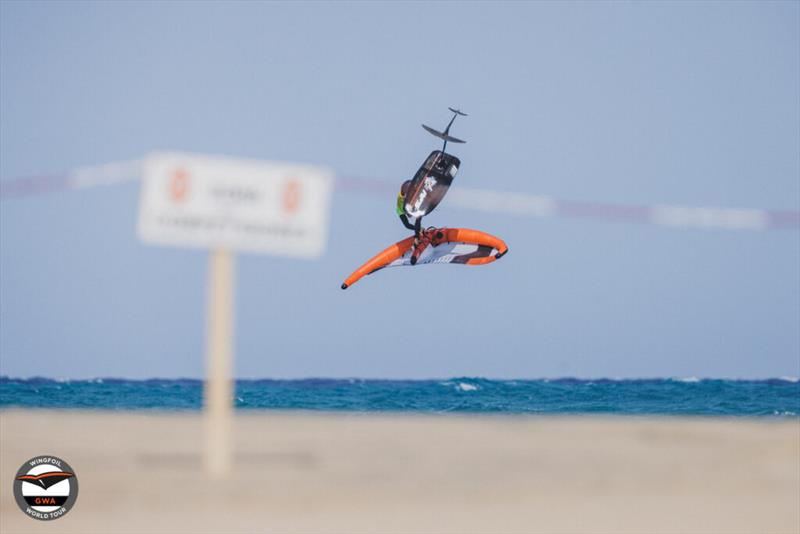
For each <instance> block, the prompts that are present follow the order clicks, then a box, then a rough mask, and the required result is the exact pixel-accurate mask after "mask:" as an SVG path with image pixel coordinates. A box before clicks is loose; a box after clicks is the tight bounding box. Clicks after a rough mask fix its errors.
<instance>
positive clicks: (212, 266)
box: [203, 249, 235, 477]
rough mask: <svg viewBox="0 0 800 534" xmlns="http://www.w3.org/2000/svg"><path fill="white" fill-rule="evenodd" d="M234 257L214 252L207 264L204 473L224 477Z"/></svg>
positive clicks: (229, 410)
mask: <svg viewBox="0 0 800 534" xmlns="http://www.w3.org/2000/svg"><path fill="white" fill-rule="evenodd" d="M234 268H235V264H234V255H233V253H232V252H231V251H229V250H224V249H217V250H212V251H211V252H210V254H209V263H208V312H207V313H208V315H207V320H208V325H207V336H208V338H207V341H206V343H207V345H206V351H207V356H206V358H207V359H206V383H205V388H204V392H203V396H204V404H205V434H206V439H205V445H206V447H205V458H204V463H205V469H206V473H208V474H209V475H211V476H215V477H222V476H225V475H226V474H227V473H229V472H230V470H231V464H232V450H231V444H232V435H231V431H232V430H233V429H232V426H233V425H232V422H233V380H232V377H231V374H232V369H233V310H234V307H233V301H234V283H235V282H234Z"/></svg>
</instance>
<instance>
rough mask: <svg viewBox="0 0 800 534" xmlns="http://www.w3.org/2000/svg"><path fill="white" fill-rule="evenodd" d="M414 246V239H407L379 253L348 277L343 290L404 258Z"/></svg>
mask: <svg viewBox="0 0 800 534" xmlns="http://www.w3.org/2000/svg"><path fill="white" fill-rule="evenodd" d="M413 246H414V238H413V237H407V238H405V239H403V240H402V241H398V242H397V243H395V244H394V245H392V246H391V247H389V248H387V249H386V250H384V251H382V252H379V253H378V254H376V255H375V256H374V257H373V258H372V259H370V260H369V261H368V262H367V263H365V264H364V265H362V266H361V267H359V268H358V269H356V270H355V271H353V274H351V275H350V276H348V277H347V279H346V280H345V281H344V283H343V284H342V289H347V288H348V287H350V286H351V285H353V284H355V283H356V282H358V281H359V280H361V279H362V278H363V277H365V276H366V275H368V274H372V273H374V272H375V271H377V270H378V269H380V268H382V267H386V266H387V265H389V264H390V263H392V262H393V261H395V260H397V259H398V258H400V257H402V256H403V254H405V253H406V252H408V251H410V250H411V247H413Z"/></svg>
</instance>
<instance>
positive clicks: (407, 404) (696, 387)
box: [0, 377, 800, 418]
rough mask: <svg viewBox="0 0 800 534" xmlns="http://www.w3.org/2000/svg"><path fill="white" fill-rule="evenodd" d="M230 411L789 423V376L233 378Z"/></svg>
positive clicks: (19, 385) (160, 394)
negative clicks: (768, 420)
mask: <svg viewBox="0 0 800 534" xmlns="http://www.w3.org/2000/svg"><path fill="white" fill-rule="evenodd" d="M235 403H236V408H237V409H238V410H241V411H247V410H316V411H344V412H412V413H434V414H436V413H442V414H445V413H492V414H609V415H612V414H613V415H697V416H749V417H776V418H786V417H790V418H794V417H798V414H800V381H799V380H798V379H797V378H796V377H784V378H775V379H766V380H721V379H699V378H694V377H691V378H668V379H637V380H611V379H596V380H584V379H575V378H560V379H539V380H489V379H485V378H467V377H462V378H451V379H446V380H441V379H440V380H372V379H327V378H312V379H297V380H271V379H264V380H237V382H236V393H235ZM201 406H202V381H201V380H195V379H150V380H123V379H117V378H97V379H92V380H66V379H56V380H54V379H48V378H27V379H17V378H9V377H0V408H11V407H18V408H70V409H76V408H77V409H100V410H199V409H200V408H201Z"/></svg>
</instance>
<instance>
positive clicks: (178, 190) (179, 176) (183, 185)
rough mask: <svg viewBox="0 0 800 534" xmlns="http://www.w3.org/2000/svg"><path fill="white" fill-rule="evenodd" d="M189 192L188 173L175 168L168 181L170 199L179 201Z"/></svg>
mask: <svg viewBox="0 0 800 534" xmlns="http://www.w3.org/2000/svg"><path fill="white" fill-rule="evenodd" d="M188 192H189V173H188V172H186V170H184V169H175V171H174V172H173V173H172V179H171V180H170V182H169V194H170V196H171V197H172V200H174V201H175V202H180V201H182V200H184V199H185V198H186V194H187V193H188Z"/></svg>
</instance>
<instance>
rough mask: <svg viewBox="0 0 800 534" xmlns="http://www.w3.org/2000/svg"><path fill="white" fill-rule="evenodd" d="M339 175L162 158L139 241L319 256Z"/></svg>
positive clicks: (148, 179)
mask: <svg viewBox="0 0 800 534" xmlns="http://www.w3.org/2000/svg"><path fill="white" fill-rule="evenodd" d="M332 185H333V174H332V172H331V171H330V170H328V169H325V168H323V167H314V166H310V165H298V164H290V163H279V162H267V161H254V160H242V159H233V158H224V157H216V156H202V155H197V154H183V153H156V154H151V155H149V156H147V157H146V158H145V160H144V165H143V177H142V192H141V199H140V204H139V222H138V233H139V237H140V238H141V239H142V240H143V241H146V242H148V243H154V244H159V245H173V246H179V247H199V248H212V249H229V250H242V251H252V252H265V253H270V254H277V255H283V256H299V257H306V258H311V257H316V256H319V255H320V254H322V252H323V250H324V249H325V243H326V241H327V237H328V213H329V209H330V196H331V189H332Z"/></svg>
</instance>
